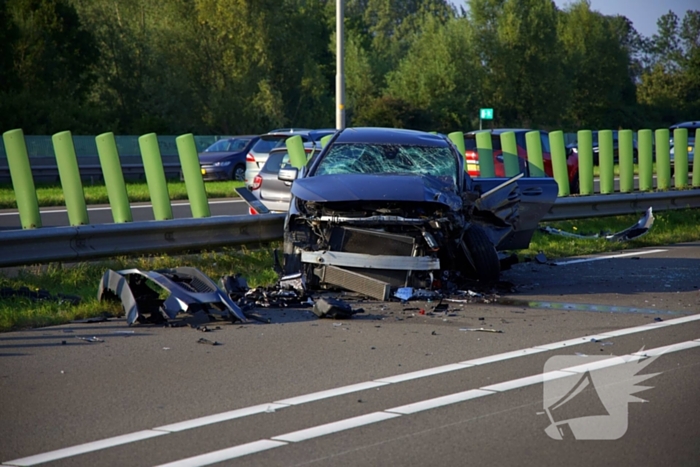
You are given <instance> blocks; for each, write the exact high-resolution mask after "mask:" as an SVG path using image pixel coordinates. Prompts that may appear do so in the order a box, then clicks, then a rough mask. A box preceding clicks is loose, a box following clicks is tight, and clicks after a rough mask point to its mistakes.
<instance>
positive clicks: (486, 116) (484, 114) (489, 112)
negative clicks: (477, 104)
mask: <svg viewBox="0 0 700 467" xmlns="http://www.w3.org/2000/svg"><path fill="white" fill-rule="evenodd" d="M479 118H480V119H482V120H493V109H480V110H479Z"/></svg>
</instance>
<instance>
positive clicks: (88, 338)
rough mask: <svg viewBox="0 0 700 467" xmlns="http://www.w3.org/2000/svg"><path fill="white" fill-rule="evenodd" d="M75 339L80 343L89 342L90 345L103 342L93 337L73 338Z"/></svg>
mask: <svg viewBox="0 0 700 467" xmlns="http://www.w3.org/2000/svg"><path fill="white" fill-rule="evenodd" d="M75 338H76V339H80V340H81V341H85V342H90V343H92V342H104V341H103V340H102V339H100V338H99V337H95V336H92V337H82V336H75Z"/></svg>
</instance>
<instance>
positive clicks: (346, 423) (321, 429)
mask: <svg viewBox="0 0 700 467" xmlns="http://www.w3.org/2000/svg"><path fill="white" fill-rule="evenodd" d="M400 416H401V415H400V414H397V413H386V412H374V413H369V414H367V415H360V416H359V417H352V418H346V419H345V420H339V421H337V422H333V423H326V424H325V425H319V426H314V427H311V428H307V429H305V430H299V431H293V432H291V433H285V434H283V435H279V436H275V437H273V438H270V439H273V440H277V441H287V442H289V443H298V442H300V441H306V440H307V439H312V438H318V437H319V436H325V435H330V434H331V433H338V432H339V431H345V430H350V429H352V428H357V427H360V426H364V425H370V424H372V423H377V422H383V421H384V420H389V419H390V418H396V417H400Z"/></svg>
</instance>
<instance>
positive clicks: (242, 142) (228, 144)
mask: <svg viewBox="0 0 700 467" xmlns="http://www.w3.org/2000/svg"><path fill="white" fill-rule="evenodd" d="M248 142H250V139H244V138H235V139H221V140H219V141H217V142H216V143H214V144H212V145H211V146H209V147H208V148H206V149H205V150H204V152H227V151H232V152H233V151H242V150H243V149H245V147H246V145H247V144H248Z"/></svg>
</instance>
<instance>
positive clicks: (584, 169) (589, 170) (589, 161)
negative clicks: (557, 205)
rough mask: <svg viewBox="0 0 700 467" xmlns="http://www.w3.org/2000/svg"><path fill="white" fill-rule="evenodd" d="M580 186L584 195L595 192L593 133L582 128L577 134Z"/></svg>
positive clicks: (580, 191)
mask: <svg viewBox="0 0 700 467" xmlns="http://www.w3.org/2000/svg"><path fill="white" fill-rule="evenodd" d="M576 137H577V140H578V143H577V148H576V150H577V152H578V180H579V183H578V186H579V193H580V194H582V195H591V194H593V133H592V132H591V130H580V131H579V132H578V133H577V135H576Z"/></svg>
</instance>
